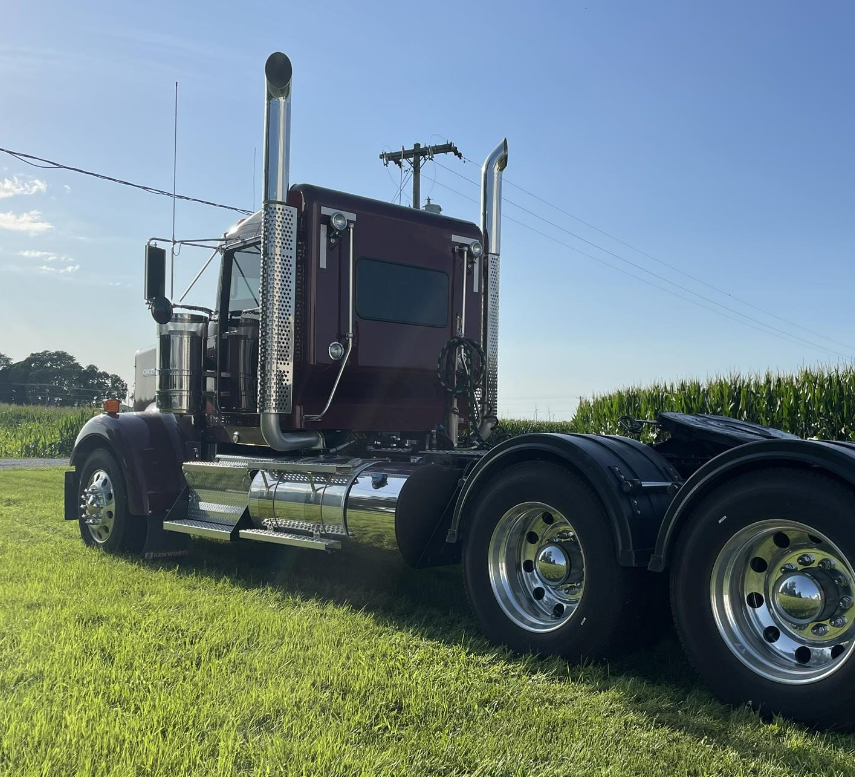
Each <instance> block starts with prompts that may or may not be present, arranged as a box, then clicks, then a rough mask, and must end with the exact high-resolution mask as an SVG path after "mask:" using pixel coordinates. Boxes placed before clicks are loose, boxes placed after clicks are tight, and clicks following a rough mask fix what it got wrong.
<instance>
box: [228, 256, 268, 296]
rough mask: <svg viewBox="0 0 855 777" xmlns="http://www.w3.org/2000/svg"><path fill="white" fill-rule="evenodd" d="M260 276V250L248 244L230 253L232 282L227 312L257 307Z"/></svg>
mask: <svg viewBox="0 0 855 777" xmlns="http://www.w3.org/2000/svg"><path fill="white" fill-rule="evenodd" d="M260 277H261V251H260V249H259V247H258V246H257V245H256V246H248V247H247V248H243V249H241V250H240V251H235V252H234V253H233V254H232V283H231V288H230V289H229V312H231V311H233V310H248V309H249V308H257V307H258V306H259V302H258V285H259V279H260Z"/></svg>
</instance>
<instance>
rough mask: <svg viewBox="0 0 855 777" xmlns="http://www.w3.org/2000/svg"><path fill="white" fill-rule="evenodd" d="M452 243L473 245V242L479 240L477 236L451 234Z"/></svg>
mask: <svg viewBox="0 0 855 777" xmlns="http://www.w3.org/2000/svg"><path fill="white" fill-rule="evenodd" d="M451 242H452V243H460V244H461V245H466V246H471V245H472V244H473V243H476V242H478V238H477V237H460V235H452V236H451Z"/></svg>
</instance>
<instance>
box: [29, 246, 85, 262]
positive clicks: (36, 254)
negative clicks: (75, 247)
mask: <svg viewBox="0 0 855 777" xmlns="http://www.w3.org/2000/svg"><path fill="white" fill-rule="evenodd" d="M18 256H26V257H27V259H42V260H44V261H45V262H65V263H67V262H73V261H74V259H73V258H72V257H70V256H64V255H61V254H56V253H54V252H53V251H33V250H32V249H29V248H28V249H27V250H25V251H18Z"/></svg>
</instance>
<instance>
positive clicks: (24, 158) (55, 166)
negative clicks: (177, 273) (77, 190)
mask: <svg viewBox="0 0 855 777" xmlns="http://www.w3.org/2000/svg"><path fill="white" fill-rule="evenodd" d="M0 151H2V152H3V153H4V154H9V156H12V157H14V158H15V159H17V160H18V161H20V162H23V163H24V164H27V165H30V166H31V167H38V168H40V169H42V170H68V171H70V172H72V173H80V174H81V175H89V176H91V177H92V178H98V179H100V180H102V181H110V182H111V183H119V184H122V186H130V187H131V188H133V189H140V190H141V191H144V192H148V193H149V194H157V195H160V196H161V197H173V196H174V197H175V199H177V200H184V201H186V202H197V203H199V204H200V205H210V206H211V207H212V208H222V209H223V210H233V211H235V212H236V213H243V214H245V215H247V216H251V215H252V211H251V210H245V209H244V208H236V207H234V206H233V205H221V204H220V203H218V202H211V201H210V200H200V199H197V198H196V197H187V196H186V195H184V194H176V195H173V193H172V192H167V191H164V190H163V189H155V188H154V187H152V186H145V185H143V184H140V183H132V182H131V181H123V180H122V179H121V178H113V176H110V175H104V174H102V173H93V172H92V171H91V170H83V169H82V168H80V167H71V166H70V165H64V164H61V163H60V162H53V161H51V160H50V159H42V158H41V157H38V156H33V155H32V154H23V153H21V152H20V151H10V150H9V149H8V148H0ZM29 160H36V161H35V162H33V161H29ZM36 162H44V163H45V164H42V165H39V164H36Z"/></svg>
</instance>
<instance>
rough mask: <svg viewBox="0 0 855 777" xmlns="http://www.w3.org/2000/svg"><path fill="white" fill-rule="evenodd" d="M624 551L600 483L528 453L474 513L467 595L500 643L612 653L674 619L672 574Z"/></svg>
mask: <svg viewBox="0 0 855 777" xmlns="http://www.w3.org/2000/svg"><path fill="white" fill-rule="evenodd" d="M616 558H617V554H616V551H615V546H614V541H613V539H612V532H611V528H610V525H609V520H608V516H607V515H606V511H605V509H604V508H603V505H602V503H601V502H600V500H599V498H598V497H597V496H596V495H595V494H594V493H593V491H592V490H591V489H590V487H589V486H588V485H587V484H586V483H585V482H584V481H583V480H582V479H581V478H579V477H578V476H576V475H575V474H574V473H572V472H570V471H568V470H567V469H565V468H564V467H561V466H558V465H556V464H552V463H548V462H543V461H531V462H524V463H521V464H517V465H514V466H512V467H509V468H508V469H507V470H505V471H503V472H502V473H501V475H500V476H499V477H498V478H497V479H496V480H495V481H494V482H493V483H491V484H489V485H488V486H487V487H486V489H485V491H484V492H483V493H482V494H481V495H480V496H479V499H478V502H477V504H476V506H475V509H474V512H473V514H472V516H471V519H470V520H469V521H467V524H466V528H465V534H464V549H463V576H464V583H465V587H466V594H467V598H468V599H469V603H470V606H471V608H472V611H473V613H474V615H475V617H476V619H477V620H478V622H479V624H480V626H481V628H482V630H483V631H484V633H485V634H486V635H487V637H488V638H489V639H490V640H491V641H492V642H494V643H495V644H502V645H506V646H508V647H510V648H511V649H512V650H515V651H517V652H520V653H528V652H534V653H538V654H541V655H560V656H563V657H565V658H567V659H569V660H572V661H580V660H584V659H598V658H607V657H610V656H614V655H615V654H617V653H620V652H623V651H624V650H626V649H628V648H634V647H637V646H638V645H639V644H640V642H641V641H642V640H640V639H639V635H640V634H643V635H644V640H643V641H647V640H648V639H649V637H650V636H651V635H652V636H654V637H655V636H658V635H659V634H660V633H661V630H663V629H664V628H666V626H660V624H662V622H663V620H664V618H662V617H661V616H662V614H666V613H667V599H666V596H665V589H664V586H663V585H662V584H663V583H665V582H667V581H665V580H663V579H662V576H658V575H651V574H650V573H649V572H647V571H646V570H644V569H636V568H630V567H623V566H620V565H619V564H618V563H617V560H616ZM654 624H655V625H654Z"/></svg>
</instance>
